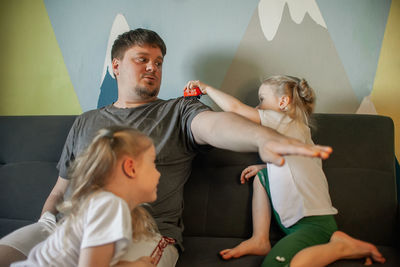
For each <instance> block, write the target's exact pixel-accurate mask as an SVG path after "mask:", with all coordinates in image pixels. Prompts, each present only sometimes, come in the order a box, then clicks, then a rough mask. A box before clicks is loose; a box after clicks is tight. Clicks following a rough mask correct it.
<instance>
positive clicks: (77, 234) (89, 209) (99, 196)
mask: <svg viewBox="0 0 400 267" xmlns="http://www.w3.org/2000/svg"><path fill="white" fill-rule="evenodd" d="M82 205H85V207H83V209H84V210H83V212H82V213H80V215H81V216H77V217H76V218H75V219H74V221H73V222H71V223H69V224H68V229H67V228H66V227H65V225H66V224H65V222H64V223H63V224H62V225H60V226H59V227H57V229H56V230H55V232H54V233H53V234H52V235H50V236H49V237H48V238H47V239H46V240H45V241H43V242H41V243H39V244H38V245H36V246H35V247H34V248H33V249H32V250H31V252H30V253H29V255H28V259H27V260H26V261H23V262H18V263H15V264H13V265H12V266H78V262H79V253H80V250H81V249H83V248H88V247H94V246H100V245H105V244H109V243H114V242H115V243H116V244H115V250H114V255H113V257H112V260H111V263H110V265H113V264H115V263H117V262H118V261H119V260H120V258H121V257H122V255H123V254H124V253H125V252H126V251H127V248H128V246H129V243H131V242H132V219H131V212H130V210H129V207H128V205H127V203H126V202H125V200H123V199H121V198H119V197H118V196H116V195H114V194H112V193H110V192H106V191H100V192H96V193H94V194H93V195H92V196H90V197H89V199H87V200H86V201H85V202H84V203H82ZM65 237H67V238H66V240H65V241H64V239H65Z"/></svg>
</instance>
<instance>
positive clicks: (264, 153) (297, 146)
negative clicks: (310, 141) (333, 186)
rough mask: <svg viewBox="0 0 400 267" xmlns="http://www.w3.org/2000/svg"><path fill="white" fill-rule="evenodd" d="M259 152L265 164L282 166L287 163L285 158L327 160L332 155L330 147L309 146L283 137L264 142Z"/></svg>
mask: <svg viewBox="0 0 400 267" xmlns="http://www.w3.org/2000/svg"><path fill="white" fill-rule="evenodd" d="M258 152H259V154H260V157H261V159H262V160H263V161H264V162H270V163H273V164H275V165H278V166H282V165H283V164H284V163H285V159H284V157H283V156H286V155H302V156H308V157H317V158H321V159H327V158H329V156H330V154H331V153H332V148H331V147H329V146H320V145H307V144H304V143H302V142H300V141H298V140H296V139H293V138H289V137H285V136H281V137H278V138H272V139H269V140H265V141H264V142H262V143H261V144H260V145H259V150H258Z"/></svg>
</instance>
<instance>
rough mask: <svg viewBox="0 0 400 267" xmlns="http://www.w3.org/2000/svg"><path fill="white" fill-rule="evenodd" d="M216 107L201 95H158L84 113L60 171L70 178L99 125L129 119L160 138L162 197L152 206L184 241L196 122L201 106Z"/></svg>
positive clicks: (164, 230) (167, 231) (163, 228)
mask: <svg viewBox="0 0 400 267" xmlns="http://www.w3.org/2000/svg"><path fill="white" fill-rule="evenodd" d="M206 110H210V108H209V107H207V106H206V105H204V104H202V103H201V102H199V101H198V100H196V99H186V98H183V97H181V98H177V99H171V100H160V99H159V100H156V101H154V102H151V103H148V104H144V105H141V106H139V107H136V108H126V109H120V108H116V107H114V106H113V105H109V106H106V107H103V108H100V109H96V110H91V111H88V112H85V113H83V114H82V115H80V116H78V117H77V118H76V120H75V122H74V124H73V126H72V128H71V130H70V132H69V134H68V137H67V141H66V143H65V146H64V149H63V152H62V155H61V158H60V161H59V163H58V169H59V175H60V176H61V177H63V178H66V179H68V170H67V169H68V166H69V165H70V163H71V161H73V160H74V159H75V158H76V157H77V155H79V153H81V152H82V150H84V149H85V148H86V147H87V146H88V144H89V143H90V142H91V140H92V139H93V137H94V136H95V135H96V133H97V131H98V130H99V129H101V128H104V127H107V126H111V125H128V126H131V127H133V128H136V129H138V130H140V131H142V132H143V133H145V134H147V135H148V136H150V137H151V138H152V139H153V141H154V144H155V147H156V152H157V158H156V165H157V169H158V170H159V172H160V173H161V178H160V181H159V184H158V191H157V193H158V196H157V200H156V202H154V203H152V204H151V208H150V209H149V211H150V213H151V214H152V215H153V217H154V219H155V220H156V222H157V225H158V227H159V230H160V232H161V234H162V235H166V236H169V237H173V238H175V239H176V240H177V241H178V243H179V244H180V245H182V230H183V224H182V210H183V186H184V184H185V182H186V180H187V179H188V177H189V175H190V172H191V163H192V159H193V158H194V156H195V155H196V150H197V148H198V145H197V144H196V142H195V140H194V137H193V134H192V131H191V123H192V120H193V118H194V117H195V116H196V115H197V114H199V113H200V112H203V111H206Z"/></svg>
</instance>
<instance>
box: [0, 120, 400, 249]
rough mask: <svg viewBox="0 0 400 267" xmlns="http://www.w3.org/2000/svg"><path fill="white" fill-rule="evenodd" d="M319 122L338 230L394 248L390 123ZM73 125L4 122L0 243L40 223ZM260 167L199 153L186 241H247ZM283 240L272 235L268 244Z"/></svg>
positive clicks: (188, 192) (232, 156)
mask: <svg viewBox="0 0 400 267" xmlns="http://www.w3.org/2000/svg"><path fill="white" fill-rule="evenodd" d="M314 118H315V121H316V125H317V128H316V130H315V131H314V132H313V138H314V140H315V142H316V143H318V144H326V145H331V146H332V147H333V149H334V152H333V154H332V155H331V157H330V158H329V159H328V160H325V161H323V166H324V170H325V173H326V175H327V178H328V182H329V185H330V192H331V197H332V202H333V204H334V206H335V207H336V208H337V209H338V210H339V214H338V215H337V216H336V218H337V222H338V225H339V228H340V229H341V230H344V231H345V232H348V233H350V234H351V235H353V236H355V237H357V238H361V239H363V240H367V241H370V242H374V243H376V244H378V245H379V244H387V245H391V244H393V243H394V242H396V239H397V238H396V236H394V233H395V232H396V230H398V228H399V222H398V221H397V219H396V215H397V209H398V202H397V199H396V181H395V167H394V129H393V122H392V120H391V119H390V118H388V117H383V116H368V115H354V114H353V115H335V114H316V115H315V116H314ZM74 119H75V116H20V117H18V116H16V117H15V116H0V237H2V236H4V235H5V234H7V233H9V232H10V231H12V230H14V229H17V228H19V227H21V226H24V225H26V224H29V223H32V222H34V221H36V220H37V219H38V217H39V215H40V212H41V209H42V207H43V204H44V201H45V199H46V197H47V196H48V194H49V193H50V191H51V189H52V188H53V186H54V184H55V182H56V179H57V176H58V172H57V170H56V164H57V162H58V160H59V157H60V154H61V151H62V148H63V145H64V142H65V140H66V137H67V134H68V132H69V129H70V127H71V126H72V123H73V121H74ZM257 162H260V159H259V157H258V155H257V154H256V153H236V152H231V151H226V150H221V149H215V148H211V149H209V150H207V151H206V152H202V153H200V154H199V155H198V156H197V157H196V158H195V161H194V167H193V171H192V175H191V177H190V179H189V181H188V183H187V184H186V186H185V191H184V194H185V195H184V199H185V209H184V218H183V220H184V224H185V227H186V228H185V233H184V234H185V235H193V236H202V235H205V236H220V237H224V236H225V237H235V236H236V237H243V238H246V237H248V236H249V235H250V234H251V192H252V186H251V184H245V185H241V184H240V183H239V176H240V173H241V171H242V170H243V169H244V168H245V167H247V166H248V165H251V164H255V163H257ZM396 223H397V225H396ZM273 228H274V229H276V227H274V226H273ZM279 236H280V233H279V232H278V231H275V230H274V231H273V233H272V235H271V238H272V239H274V238H275V239H276V238H278V237H279Z"/></svg>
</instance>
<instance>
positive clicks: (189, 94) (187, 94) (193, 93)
mask: <svg viewBox="0 0 400 267" xmlns="http://www.w3.org/2000/svg"><path fill="white" fill-rule="evenodd" d="M201 95H203V93H202V92H201V90H200V88H199V87H193V89H192V90H189V89H187V88H186V87H185V89H184V90H183V96H184V97H193V96H194V97H197V98H200V96H201Z"/></svg>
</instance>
